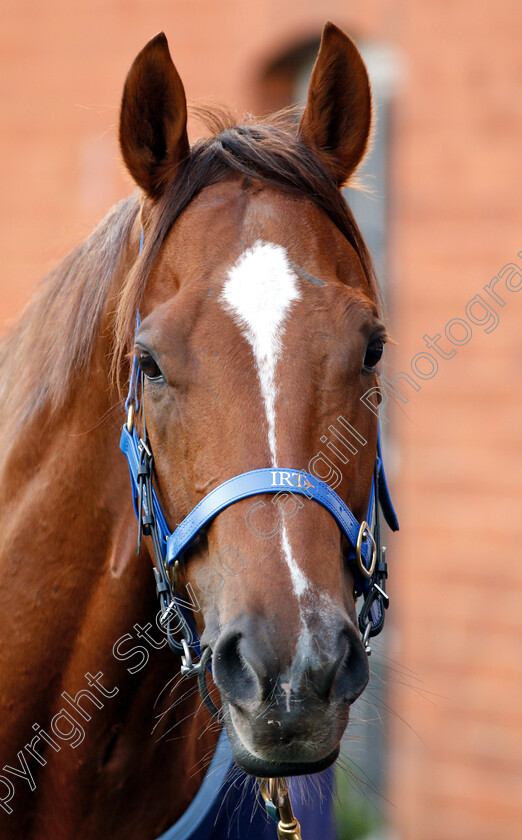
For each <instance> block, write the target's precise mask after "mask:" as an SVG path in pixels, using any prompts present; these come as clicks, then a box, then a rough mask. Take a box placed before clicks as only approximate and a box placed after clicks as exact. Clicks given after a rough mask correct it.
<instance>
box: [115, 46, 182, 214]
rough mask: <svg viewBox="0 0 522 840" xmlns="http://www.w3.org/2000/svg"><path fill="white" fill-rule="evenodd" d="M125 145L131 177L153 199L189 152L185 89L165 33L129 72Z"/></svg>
mask: <svg viewBox="0 0 522 840" xmlns="http://www.w3.org/2000/svg"><path fill="white" fill-rule="evenodd" d="M120 146H121V151H122V154H123V159H124V161H125V163H126V165H127V169H128V170H129V172H130V174H131V175H132V177H133V178H134V180H135V181H136V183H137V184H138V186H140V187H141V188H142V189H143V190H145V192H146V193H147V195H148V196H150V198H153V199H156V198H159V196H160V195H161V193H162V192H163V190H164V189H165V186H166V184H167V183H168V181H169V180H170V179H171V178H172V176H173V175H174V171H175V169H176V167H177V165H178V164H179V163H180V161H182V160H183V159H184V158H186V157H187V156H188V154H189V141H188V136H187V102H186V99H185V91H184V89H183V84H182V82H181V79H180V77H179V75H178V71H177V70H176V68H175V67H174V64H173V63H172V59H171V57H170V52H169V47H168V43H167V39H166V37H165V35H164V34H163V32H160V34H159V35H156V36H155V37H154V38H152V40H151V41H149V42H148V44H146V46H145V47H144V48H143V49H142V51H141V52H140V53H139V55H138V56H137V57H136V58H135V60H134V63H133V65H132V67H131V69H130V70H129V74H128V76H127V79H126V81H125V87H124V89H123V97H122V102H121V111H120Z"/></svg>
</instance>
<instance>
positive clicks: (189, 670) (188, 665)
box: [181, 639, 199, 677]
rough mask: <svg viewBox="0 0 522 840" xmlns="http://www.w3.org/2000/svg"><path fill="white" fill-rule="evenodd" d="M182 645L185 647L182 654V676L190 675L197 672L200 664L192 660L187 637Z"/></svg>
mask: <svg viewBox="0 0 522 840" xmlns="http://www.w3.org/2000/svg"><path fill="white" fill-rule="evenodd" d="M181 647H182V648H183V653H182V654H181V676H182V677H188V676H189V675H191V674H197V668H198V666H197V665H194V663H193V662H192V654H191V652H190V648H189V646H188V645H187V641H186V639H182V640H181ZM198 664H199V663H198Z"/></svg>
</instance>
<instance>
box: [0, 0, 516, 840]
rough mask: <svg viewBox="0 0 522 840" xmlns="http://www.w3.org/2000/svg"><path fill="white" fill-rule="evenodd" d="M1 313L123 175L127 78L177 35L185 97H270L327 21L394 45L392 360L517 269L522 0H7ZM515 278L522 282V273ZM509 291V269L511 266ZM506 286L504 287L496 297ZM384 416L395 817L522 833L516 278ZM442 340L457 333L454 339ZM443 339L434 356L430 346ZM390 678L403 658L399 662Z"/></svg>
mask: <svg viewBox="0 0 522 840" xmlns="http://www.w3.org/2000/svg"><path fill="white" fill-rule="evenodd" d="M0 8H1V9H2V28H1V31H0V50H1V52H0V55H1V59H0V62H1V70H2V72H1V79H0V120H1V129H2V130H1V133H0V147H1V157H0V166H1V172H2V201H1V202H0V244H1V253H2V262H3V273H2V277H1V281H0V282H1V289H2V312H1V320H2V323H3V324H8V323H9V322H11V320H12V318H13V317H14V316H15V315H16V313H18V312H19V310H20V308H21V307H22V306H23V304H24V303H25V302H26V300H28V298H29V296H30V294H31V289H32V288H33V287H34V284H35V282H36V281H37V279H38V278H39V277H40V276H41V275H42V274H43V273H44V272H45V271H46V270H47V269H48V268H50V267H51V266H52V265H54V264H55V262H56V261H57V258H59V257H61V256H63V255H64V254H65V253H66V252H67V251H68V250H69V249H70V247H71V246H72V245H74V244H75V243H76V242H78V241H80V240H81V239H82V238H83V237H84V236H85V235H86V234H87V233H88V232H89V231H90V230H91V229H92V227H93V226H94V224H95V223H96V222H97V221H98V220H99V219H100V218H101V217H102V216H103V215H104V214H105V212H106V210H107V209H108V207H109V206H110V204H111V203H112V202H113V201H115V200H117V199H118V198H120V197H121V196H123V195H125V194H126V193H127V192H128V191H129V189H130V188H131V185H130V181H129V179H128V177H127V176H126V175H125V173H124V172H123V169H122V166H121V164H120V161H119V155H118V148H117V142H116V124H117V116H118V105H119V99H120V95H121V87H122V83H123V80H124V77H125V74H126V72H127V70H128V67H129V65H130V63H131V61H132V59H133V57H134V55H135V54H136V53H137V52H138V50H139V49H140V48H141V47H142V46H143V44H144V42H145V41H146V40H147V39H148V38H149V37H150V36H152V35H153V34H154V33H155V32H157V31H158V30H160V29H164V30H165V32H166V34H167V36H168V38H169V42H170V46H171V51H172V54H173V56H174V60H175V61H176V64H177V66H178V69H179V70H180V72H181V75H182V77H183V79H184V81H185V84H186V88H187V92H188V96H189V98H190V99H197V98H208V97H209V96H210V97H212V98H214V99H217V100H220V101H224V102H227V103H228V104H230V105H233V106H235V107H237V108H238V109H240V110H241V109H247V110H254V111H255V110H256V109H259V108H261V107H263V104H264V100H263V90H262V88H261V86H260V84H259V79H260V77H261V75H262V73H263V69H264V68H265V67H266V65H267V63H268V62H270V61H271V60H272V59H273V58H274V57H277V56H278V55H281V54H283V53H284V52H286V51H290V50H291V49H293V48H294V47H295V46H297V45H299V43H301V42H304V41H307V40H308V39H309V38H311V37H313V36H314V35H317V34H319V31H320V29H321V26H322V24H323V23H324V21H325V20H326V19H327V18H331V19H332V20H334V21H335V22H336V23H338V24H339V25H341V26H342V27H343V28H345V29H346V31H348V32H350V33H351V34H352V35H354V36H355V37H356V38H359V39H371V40H375V41H378V42H381V43H383V44H389V45H392V46H394V47H395V48H396V50H397V51H398V52H399V53H400V54H401V56H402V63H403V73H402V79H401V83H400V85H399V87H398V89H397V93H396V98H395V106H394V114H393V132H392V143H391V149H390V152H391V172H392V185H391V203H392V209H391V225H390V248H391V272H390V275H391V276H390V278H389V279H388V282H389V286H390V289H391V294H390V304H391V322H392V332H393V334H394V336H395V337H396V338H397V339H398V341H399V344H398V346H397V347H396V348H391V349H390V352H389V354H388V359H389V362H388V366H387V373H388V375H389V376H392V375H393V374H394V373H397V372H399V371H407V372H409V373H410V374H411V368H410V362H411V359H412V358H413V356H415V354H417V353H420V352H423V351H427V348H426V346H425V344H424V342H423V335H424V334H429V335H431V336H433V335H434V334H435V333H442V334H443V335H444V328H445V326H446V324H447V323H448V321H450V320H451V319H454V318H465V317H466V316H465V314H464V310H465V305H466V303H467V302H468V300H470V299H471V298H472V297H474V296H475V295H476V294H478V293H480V292H481V289H482V287H483V286H484V285H485V284H487V283H488V282H489V281H490V280H491V278H492V277H493V276H494V275H495V274H496V273H497V272H498V271H499V270H501V269H502V267H503V266H505V265H506V264H507V263H510V262H517V263H518V264H519V265H521V266H522V257H518V256H517V252H518V251H521V249H522V237H521V236H520V227H519V221H520V209H519V208H520V186H521V185H520V148H521V139H522V103H521V88H520V82H521V75H522V68H521V51H520V39H519V33H520V26H521V23H522V17H521V9H520V4H519V0H497V2H495V3H488V4H486V3H475V2H471V0H457V2H454V3H452V4H441V3H439V2H436V1H435V0H429V2H423V3H413V2H407V0H396V2H391V0H390V2H384V0H382V1H381V2H374V3H372V4H362V3H360V4H348V3H346V0H340V2H324V3H321V4H318V3H317V2H316V0H287V2H286V3H285V4H281V3H279V2H275V0H263V2H261V0H260V2H245V0H221V2H219V3H217V2H211V0H192V2H191V3H183V4H182V3H180V2H169V3H167V2H159V0H148V2H145V0H104V2H101V0H88V2H87V0H78V2H75V3H74V4H71V3H66V2H63V0H62V2H60V0H48V2H47V3H45V4H41V3H37V2H35V0H25V2H23V3H19V2H14V0H2V3H1V7H0ZM513 282H515V281H513ZM501 285H503V281H502V284H501ZM501 285H499V286H497V291H499V292H500V290H501ZM501 294H502V296H503V298H504V301H505V305H504V306H503V307H501V306H500V305H499V304H497V305H495V304H493V302H492V301H491V304H492V306H493V308H494V309H495V310H496V312H497V313H498V315H499V324H498V326H497V327H496V329H495V330H493V331H492V332H490V333H489V334H488V333H486V332H485V330H484V329H483V328H481V327H480V326H475V325H473V335H472V337H471V339H470V341H469V342H468V343H467V344H466V345H465V346H462V347H456V348H455V349H456V350H457V353H456V355H455V356H454V357H453V358H452V359H450V360H448V361H444V360H442V359H439V360H438V361H439V365H440V367H439V371H438V373H437V375H436V376H434V377H433V378H432V379H430V380H427V381H422V380H420V379H418V378H417V380H416V381H418V382H419V384H420V385H421V390H420V391H419V392H418V393H415V394H413V392H412V391H411V389H408V387H407V386H406V387H405V389H404V391H405V393H406V394H407V396H408V398H409V402H408V403H407V404H401V403H399V405H398V407H397V408H395V409H394V410H393V429H394V435H395V436H396V437H397V438H398V440H399V444H400V446H399V455H398V463H397V464H396V468H395V474H394V475H393V484H394V490H395V496H396V497H397V502H398V507H399V510H400V518H401V534H400V536H399V537H398V538H394V540H393V554H392V557H393V566H394V568H393V570H392V577H391V581H390V590H391V593H392V598H393V606H392V610H391V614H390V625H391V629H392V632H391V634H390V635H389V651H388V653H389V656H390V658H391V659H392V660H393V661H395V662H396V663H398V664H397V670H396V671H390V696H389V705H390V707H391V708H392V714H391V715H390V716H389V719H388V724H387V726H388V733H389V780H390V781H389V798H390V801H391V803H392V806H391V807H390V809H389V818H390V821H391V825H392V830H393V836H394V837H396V838H400V840H467V838H473V840H492V838H495V837H496V836H497V834H498V833H499V832H502V834H503V836H505V837H513V838H514V837H515V836H520V829H521V826H522V814H521V813H520V781H521V772H520V771H521V765H520V761H521V754H522V750H521V746H522V744H521V735H522V731H521V730H522V694H521V692H522V685H521V680H522V654H521V649H520V638H521V629H522V628H521V618H520V607H519V604H520V599H519V598H517V592H518V594H520V589H521V583H522V563H521V562H520V545H521V542H522V526H521V520H522V515H521V507H522V506H521V501H522V499H521V490H520V487H521V479H522V459H521V457H520V451H521V443H522V440H521V437H522V434H521V431H520V430H521V428H522V399H521V396H520V359H521V351H522V346H521V345H522V338H521V332H522V331H521V329H520V326H519V325H520V319H521V315H522V290H521V291H520V292H519V293H517V292H511V291H507V290H506V289H505V286H504V291H503V292H502V293H501ZM441 346H443V347H444V348H448V347H449V346H450V345H449V343H448V342H447V341H446V340H445V339H444V340H443V342H441ZM432 354H433V351H432ZM394 674H395V676H394Z"/></svg>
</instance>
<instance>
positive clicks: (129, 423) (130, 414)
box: [127, 403, 134, 432]
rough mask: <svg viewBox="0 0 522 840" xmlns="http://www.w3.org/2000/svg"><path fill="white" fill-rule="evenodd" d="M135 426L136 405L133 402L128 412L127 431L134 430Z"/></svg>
mask: <svg viewBox="0 0 522 840" xmlns="http://www.w3.org/2000/svg"><path fill="white" fill-rule="evenodd" d="M133 426H134V405H133V403H130V404H129V410H128V412H127V431H128V432H132V427H133Z"/></svg>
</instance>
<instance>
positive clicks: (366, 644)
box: [362, 621, 373, 656]
mask: <svg viewBox="0 0 522 840" xmlns="http://www.w3.org/2000/svg"><path fill="white" fill-rule="evenodd" d="M372 627H373V624H372V622H371V621H369V622H368V624H367V625H366V629H365V631H364V633H363V637H362V643H363V645H364V650H365V651H366V654H367V655H368V656H371V653H372V649H371V647H370V633H371V631H372Z"/></svg>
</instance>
